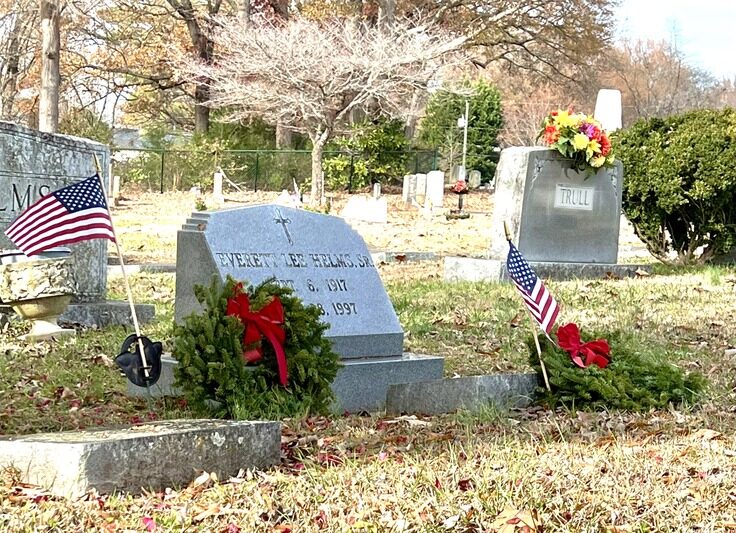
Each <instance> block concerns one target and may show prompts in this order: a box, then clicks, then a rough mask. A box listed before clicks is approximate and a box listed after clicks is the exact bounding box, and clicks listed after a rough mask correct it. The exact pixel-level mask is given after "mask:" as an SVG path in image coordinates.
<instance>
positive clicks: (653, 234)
mask: <svg viewBox="0 0 736 533" xmlns="http://www.w3.org/2000/svg"><path fill="white" fill-rule="evenodd" d="M614 147H615V150H616V153H617V155H618V157H620V158H621V160H622V161H623V164H624V176H625V179H624V190H623V210H624V213H625V214H626V216H627V217H628V219H629V220H630V221H631V223H632V224H633V226H634V230H635V231H636V234H637V235H638V236H639V238H640V239H641V240H642V241H643V242H644V243H645V244H646V246H647V248H648V249H649V251H650V252H651V254H652V255H653V256H654V257H656V258H657V259H659V260H660V261H663V262H665V263H670V264H696V263H704V262H707V261H710V260H712V259H715V258H719V257H723V256H725V255H727V254H729V252H731V250H732V249H733V248H734V245H735V244H736V165H735V164H734V162H736V112H735V111H734V110H733V109H723V110H709V109H700V110H696V111H691V112H689V113H685V114H682V115H676V116H671V117H667V118H651V119H642V120H640V121H638V122H636V123H635V124H634V125H633V126H631V127H630V128H629V129H627V130H625V131H623V132H619V133H618V134H617V135H615V136H614Z"/></svg>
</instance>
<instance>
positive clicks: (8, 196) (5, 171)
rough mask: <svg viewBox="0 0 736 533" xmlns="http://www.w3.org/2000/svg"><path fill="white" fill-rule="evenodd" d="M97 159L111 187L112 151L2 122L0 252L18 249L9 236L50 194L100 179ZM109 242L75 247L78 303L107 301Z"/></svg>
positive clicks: (81, 140) (74, 268) (86, 141)
mask: <svg viewBox="0 0 736 533" xmlns="http://www.w3.org/2000/svg"><path fill="white" fill-rule="evenodd" d="M94 156H97V158H98V160H99V161H100V166H101V167H102V169H103V174H104V175H103V183H105V184H107V183H108V176H107V173H106V169H107V168H108V164H107V163H108V161H109V158H110V151H109V150H108V148H107V146H105V145H103V144H100V143H97V142H93V141H88V140H86V139H77V138H74V137H68V136H64V135H52V134H49V133H40V132H38V131H34V130H31V129H28V128H25V127H23V126H19V125H17V124H11V123H9V122H0V249H8V250H12V249H15V245H13V243H12V242H10V241H9V240H8V238H7V237H6V236H5V233H4V232H5V229H6V228H7V227H8V226H10V224H12V222H13V221H14V220H15V219H16V217H17V216H18V215H19V214H20V213H21V212H22V211H23V210H24V209H25V208H27V207H28V206H29V205H31V204H32V203H34V202H36V201H37V200H38V199H39V198H41V196H43V195H45V194H48V193H50V192H52V191H55V190H56V189H59V188H61V187H64V186H66V185H70V184H71V183H74V182H76V181H79V180H81V179H83V178H88V177H90V176H92V175H94V174H95V161H94ZM107 242H108V241H106V240H103V239H96V240H92V241H85V242H81V243H79V244H75V245H74V246H72V247H71V250H72V263H73V265H74V267H73V272H74V278H75V280H76V285H77V292H76V295H75V298H74V300H75V301H92V300H99V299H103V298H104V297H105V291H106V288H107Z"/></svg>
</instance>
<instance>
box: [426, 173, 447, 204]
mask: <svg viewBox="0 0 736 533" xmlns="http://www.w3.org/2000/svg"><path fill="white" fill-rule="evenodd" d="M444 198H445V173H444V172H442V171H441V170H432V171H431V172H430V173H429V174H427V200H426V202H427V203H426V204H425V205H428V206H429V205H431V206H433V207H442V204H443V203H444ZM429 202H431V204H429Z"/></svg>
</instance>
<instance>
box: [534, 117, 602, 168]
mask: <svg viewBox="0 0 736 533" xmlns="http://www.w3.org/2000/svg"><path fill="white" fill-rule="evenodd" d="M540 138H541V139H542V140H543V141H544V143H545V144H546V145H547V146H549V147H550V148H552V149H553V150H557V151H558V152H560V153H561V154H562V155H563V156H565V157H567V158H569V159H570V160H571V161H572V165H573V168H574V169H575V170H578V171H580V172H583V171H585V172H587V173H588V175H589V176H590V175H593V174H594V173H595V172H596V171H597V170H598V169H599V168H601V167H610V166H613V162H614V161H615V157H614V155H613V152H612V151H611V141H610V139H609V138H608V134H607V133H606V132H605V131H604V130H603V128H602V127H601V123H600V122H598V121H597V120H596V119H594V118H593V117H592V116H590V115H586V114H584V113H573V112H572V109H567V110H564V111H563V110H556V111H552V112H551V113H550V114H549V115H547V117H546V118H545V119H544V122H542V129H541V131H540V132H539V135H538V136H537V140H539V139H540Z"/></svg>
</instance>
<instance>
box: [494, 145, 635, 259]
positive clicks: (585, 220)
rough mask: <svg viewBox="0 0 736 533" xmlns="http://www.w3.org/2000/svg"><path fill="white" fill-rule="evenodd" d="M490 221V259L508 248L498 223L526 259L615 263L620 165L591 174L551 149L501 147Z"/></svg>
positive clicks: (620, 187)
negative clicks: (505, 229)
mask: <svg viewBox="0 0 736 533" xmlns="http://www.w3.org/2000/svg"><path fill="white" fill-rule="evenodd" d="M496 176H497V177H496V192H495V200H494V205H495V207H494V211H493V217H492V225H491V251H490V257H491V259H498V260H505V258H506V255H507V253H508V244H507V241H506V237H505V233H504V227H503V223H504V221H506V222H508V224H509V225H510V227H511V231H512V237H513V239H512V240H513V242H514V243H515V244H516V246H517V247H518V249H519V250H521V252H522V253H523V254H524V257H525V258H526V259H527V260H528V261H530V262H533V261H539V262H560V263H606V264H613V263H616V260H617V256H618V233H619V226H620V217H621V192H622V185H623V167H622V165H621V163H620V162H616V164H615V166H614V167H613V168H603V169H600V170H599V171H598V172H596V173H595V174H594V175H592V176H588V175H587V174H586V173H585V172H578V171H575V170H573V169H572V166H571V163H570V161H569V160H567V159H566V158H564V157H562V156H561V155H560V154H559V153H557V152H556V151H554V150H548V149H545V148H527V147H515V148H507V149H505V150H503V152H501V159H500V161H499V165H498V172H497V173H496Z"/></svg>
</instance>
